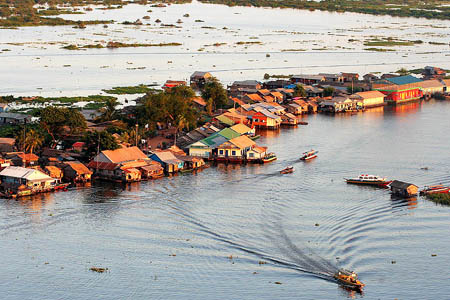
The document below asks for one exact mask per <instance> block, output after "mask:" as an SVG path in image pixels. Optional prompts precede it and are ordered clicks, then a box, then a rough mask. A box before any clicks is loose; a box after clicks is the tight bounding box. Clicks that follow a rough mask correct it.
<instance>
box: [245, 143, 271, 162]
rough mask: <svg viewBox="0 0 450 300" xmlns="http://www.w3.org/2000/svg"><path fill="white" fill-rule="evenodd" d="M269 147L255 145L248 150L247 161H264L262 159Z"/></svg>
mask: <svg viewBox="0 0 450 300" xmlns="http://www.w3.org/2000/svg"><path fill="white" fill-rule="evenodd" d="M266 153H267V148H266V147H260V146H256V145H255V146H253V147H252V148H251V149H249V150H248V151H247V154H246V156H247V161H248V162H262V159H263V158H264V157H265V156H266Z"/></svg>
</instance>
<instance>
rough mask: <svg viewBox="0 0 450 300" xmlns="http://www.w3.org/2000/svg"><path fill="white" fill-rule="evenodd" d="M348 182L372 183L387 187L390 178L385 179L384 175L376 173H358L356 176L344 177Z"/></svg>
mask: <svg viewBox="0 0 450 300" xmlns="http://www.w3.org/2000/svg"><path fill="white" fill-rule="evenodd" d="M344 179H345V181H346V182H347V183H349V184H361V185H373V186H380V187H387V186H388V185H389V184H390V183H391V182H392V180H387V179H386V178H384V177H380V176H376V175H367V174H366V175H359V176H358V177H357V178H344Z"/></svg>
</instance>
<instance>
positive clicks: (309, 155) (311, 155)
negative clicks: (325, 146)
mask: <svg viewBox="0 0 450 300" xmlns="http://www.w3.org/2000/svg"><path fill="white" fill-rule="evenodd" d="M317 153H319V151H316V150H311V151H308V152H305V153H303V156H302V157H300V160H310V159H313V158H316V157H317Z"/></svg>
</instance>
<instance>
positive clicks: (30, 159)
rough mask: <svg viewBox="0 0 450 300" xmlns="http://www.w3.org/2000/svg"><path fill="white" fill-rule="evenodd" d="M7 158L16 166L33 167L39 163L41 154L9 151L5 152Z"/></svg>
mask: <svg viewBox="0 0 450 300" xmlns="http://www.w3.org/2000/svg"><path fill="white" fill-rule="evenodd" d="M5 158H8V159H10V160H11V162H12V164H13V165H14V166H19V167H25V168H26V167H31V166H36V165H37V164H38V160H39V156H37V155H36V154H34V153H24V152H9V153H6V154H5Z"/></svg>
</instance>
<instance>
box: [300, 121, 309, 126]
mask: <svg viewBox="0 0 450 300" xmlns="http://www.w3.org/2000/svg"><path fill="white" fill-rule="evenodd" d="M298 124H300V125H308V122H305V121H299V122H298Z"/></svg>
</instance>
